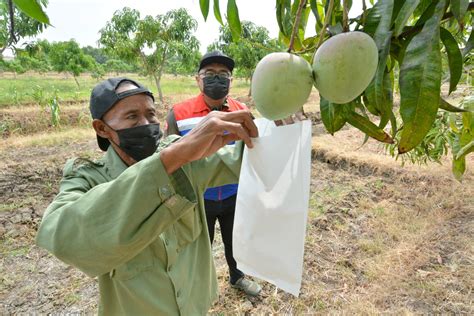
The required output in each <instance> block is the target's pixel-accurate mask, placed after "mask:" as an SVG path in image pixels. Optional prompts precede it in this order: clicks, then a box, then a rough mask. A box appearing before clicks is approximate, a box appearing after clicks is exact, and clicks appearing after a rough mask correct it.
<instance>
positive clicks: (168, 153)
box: [160, 142, 187, 174]
mask: <svg viewBox="0 0 474 316" xmlns="http://www.w3.org/2000/svg"><path fill="white" fill-rule="evenodd" d="M184 156H185V155H183V153H182V150H180V144H179V142H176V143H173V144H171V145H169V146H168V147H166V148H164V149H163V150H161V151H160V159H161V163H162V164H163V167H164V168H165V170H166V173H167V174H172V173H173V172H175V171H176V170H178V169H179V168H181V167H182V166H183V165H185V164H186V163H187V161H186V160H184V159H183V157H184Z"/></svg>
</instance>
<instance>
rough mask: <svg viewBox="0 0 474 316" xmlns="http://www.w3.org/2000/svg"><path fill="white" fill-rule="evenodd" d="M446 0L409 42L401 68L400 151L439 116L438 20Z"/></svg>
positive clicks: (418, 139) (413, 143) (409, 146)
mask: <svg viewBox="0 0 474 316" xmlns="http://www.w3.org/2000/svg"><path fill="white" fill-rule="evenodd" d="M445 3H446V1H445V0H441V1H439V2H438V4H437V6H436V10H435V12H434V14H433V16H432V17H431V18H430V19H428V21H426V23H425V24H424V26H423V29H422V30H421V32H420V33H418V34H417V35H415V37H413V39H412V40H411V42H410V43H409V44H408V47H407V50H406V53H405V57H404V59H403V64H402V65H401V67H400V95H401V100H400V114H401V116H402V120H403V125H404V126H403V130H402V135H401V139H400V143H399V144H398V152H399V153H405V152H407V151H409V150H411V149H413V148H414V147H415V146H416V145H418V144H419V143H420V142H421V141H422V140H423V138H424V137H425V135H426V134H427V133H428V131H429V130H430V128H431V125H432V124H433V122H434V121H435V119H436V114H437V112H438V107H439V95H440V90H441V71H442V69H441V53H440V48H439V23H440V21H441V17H442V16H443V14H444V10H445Z"/></svg>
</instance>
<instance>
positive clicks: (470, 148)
mask: <svg viewBox="0 0 474 316" xmlns="http://www.w3.org/2000/svg"><path fill="white" fill-rule="evenodd" d="M472 152H474V140H471V142H469V143H468V144H467V145H465V146H464V147H462V148H461V149H460V150H459V151H458V153H457V154H456V157H455V158H454V159H456V160H458V159H460V158H461V157H462V156H466V155H467V154H469V153H472Z"/></svg>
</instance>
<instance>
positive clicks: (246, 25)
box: [0, 1, 284, 100]
mask: <svg viewBox="0 0 474 316" xmlns="http://www.w3.org/2000/svg"><path fill="white" fill-rule="evenodd" d="M42 4H43V6H46V5H47V1H44V2H43V3H42ZM9 11H10V7H9V6H8V5H7V4H6V2H2V3H1V5H0V15H2V16H4V17H5V19H3V20H0V24H3V25H1V26H2V29H1V31H0V53H1V52H3V51H4V50H5V49H6V48H7V47H10V48H12V49H13V51H14V53H15V58H14V59H13V60H9V61H7V60H2V59H1V54H0V72H2V71H11V72H14V73H15V74H21V73H24V72H26V71H35V72H39V73H45V72H48V71H57V72H60V73H67V74H70V75H72V76H73V78H74V79H75V81H76V83H77V85H78V86H79V81H78V80H77V77H78V76H80V75H81V74H82V73H90V74H91V76H92V77H94V78H97V79H101V78H103V77H104V76H105V75H106V73H116V74H117V75H118V74H119V73H139V74H141V75H144V76H148V77H150V78H152V79H153V81H154V82H155V84H156V88H157V90H158V94H159V98H160V100H163V93H162V90H161V78H162V75H163V74H164V73H168V74H174V75H178V74H180V75H193V74H195V73H196V70H197V67H198V64H199V60H200V58H201V53H200V50H199V48H200V43H199V40H198V39H197V38H196V37H195V35H194V32H195V31H196V29H197V21H196V20H195V19H194V18H193V17H192V16H191V15H189V14H188V12H187V11H186V10H185V9H183V8H180V9H175V10H171V11H169V12H167V13H165V14H159V15H156V16H150V15H146V16H144V17H142V16H141V15H140V12H139V11H138V10H135V9H131V8H128V7H125V8H123V9H121V10H117V11H116V12H115V13H114V14H113V16H112V18H111V19H110V20H109V21H107V22H106V23H105V24H104V27H103V28H102V29H101V30H100V31H99V34H98V35H99V38H98V41H97V43H98V47H92V46H85V47H80V45H79V43H77V42H76V41H75V40H74V39H71V40H69V41H60V42H49V41H47V40H36V41H33V42H30V43H27V44H25V45H23V46H21V47H18V43H19V41H20V39H21V38H25V37H32V36H37V35H39V34H41V32H42V31H43V30H44V28H46V27H48V23H41V22H39V21H37V20H34V19H32V18H31V17H30V16H28V15H27V14H26V13H24V12H22V11H20V10H16V9H15V7H13V12H14V14H13V15H11V14H9ZM12 16H13V25H14V26H13V27H12V24H11V20H12V18H11V17H12ZM9 19H10V20H9ZM242 25H243V32H242V37H241V38H242V40H241V41H240V42H239V43H235V42H234V41H233V40H232V35H231V29H230V27H229V25H228V24H223V25H222V26H221V27H220V30H219V38H218V39H217V40H216V41H215V42H214V43H212V44H211V45H210V46H209V47H208V48H207V51H210V50H215V49H218V50H221V51H223V52H224V53H226V54H227V55H229V56H231V57H232V58H234V59H235V61H236V69H235V75H236V76H239V77H244V78H247V79H250V78H251V75H252V71H253V69H254V68H255V65H256V64H257V62H258V61H259V60H260V59H261V58H263V56H265V55H266V54H268V53H270V52H274V51H279V50H282V49H284V47H283V46H282V44H280V42H279V41H278V40H277V39H272V38H270V36H269V32H268V30H267V29H266V28H264V27H262V26H258V25H255V24H254V23H252V22H249V21H243V22H242ZM12 30H13V31H12Z"/></svg>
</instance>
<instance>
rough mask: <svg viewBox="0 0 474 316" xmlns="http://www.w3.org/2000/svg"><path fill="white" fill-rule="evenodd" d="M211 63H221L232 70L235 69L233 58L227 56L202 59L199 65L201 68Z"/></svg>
mask: <svg viewBox="0 0 474 316" xmlns="http://www.w3.org/2000/svg"><path fill="white" fill-rule="evenodd" d="M210 64H221V65H224V66H226V67H227V68H229V70H230V71H232V70H234V61H233V60H232V58H230V57H227V56H212V57H208V58H206V59H204V60H203V61H201V64H200V65H199V70H201V69H202V68H204V67H206V66H207V65H210Z"/></svg>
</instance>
